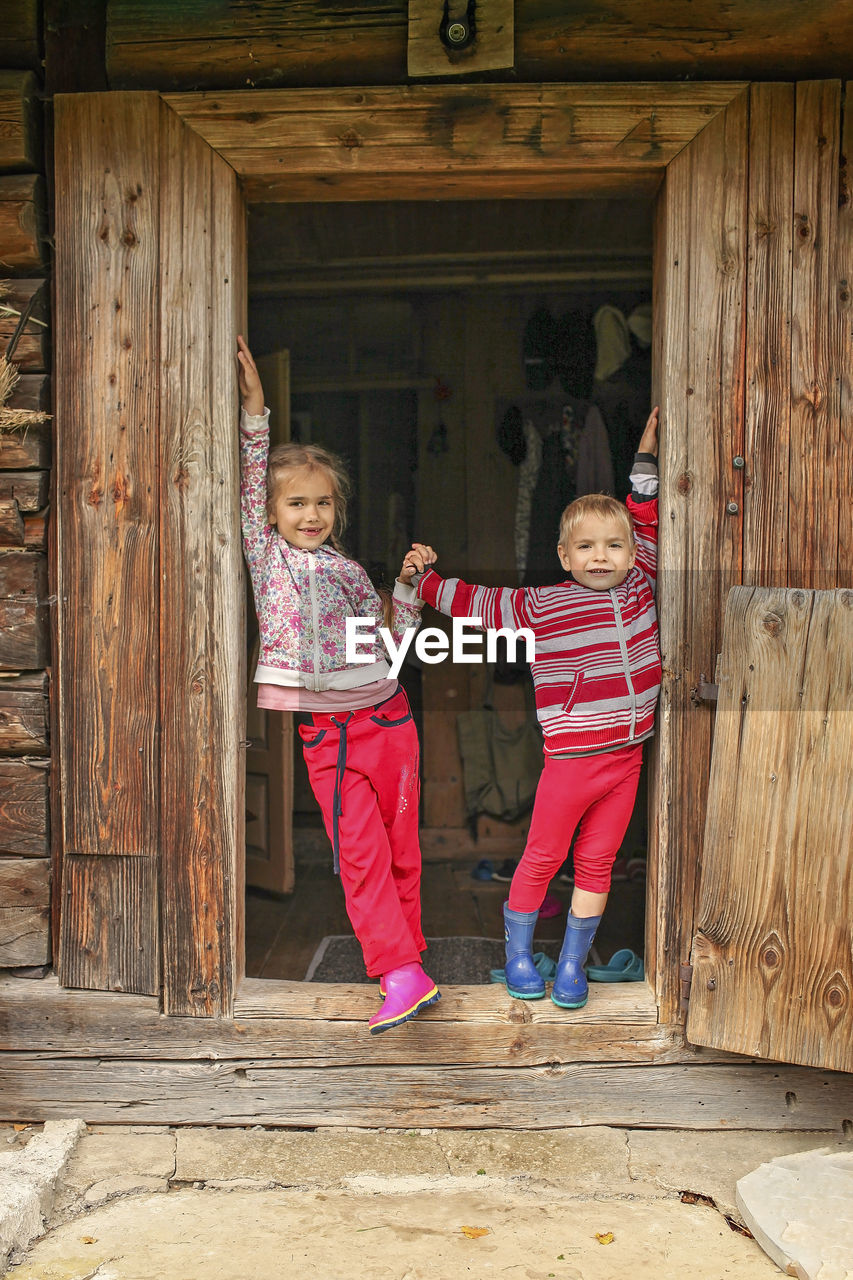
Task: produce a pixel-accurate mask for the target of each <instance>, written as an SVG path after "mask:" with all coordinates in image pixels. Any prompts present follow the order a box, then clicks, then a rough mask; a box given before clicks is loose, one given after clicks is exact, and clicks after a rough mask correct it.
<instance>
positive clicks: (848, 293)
mask: <svg viewBox="0 0 853 1280" xmlns="http://www.w3.org/2000/svg"><path fill="white" fill-rule="evenodd" d="M836 252H837V260H836V268H835V278H836V298H837V309H836V334H837V339H836V340H837V343H838V353H837V368H838V374H839V378H840V382H841V385H840V403H839V423H840V437H839V455H838V476H839V502H838V579H837V581H838V586H839V587H853V493H851V487H853V81H849V80H848V81H847V83H846V84H845V86H844V101H843V109H842V116H841V172H840V178H839V192H838V227H837V232H836Z"/></svg>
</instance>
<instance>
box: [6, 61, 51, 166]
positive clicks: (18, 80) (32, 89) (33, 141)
mask: <svg viewBox="0 0 853 1280" xmlns="http://www.w3.org/2000/svg"><path fill="white" fill-rule="evenodd" d="M4 65H5V64H4ZM37 94H38V82H37V80H36V78H35V76H34V75H33V74H32V72H30V71H0V172H2V173H19V172H22V171H29V170H32V169H40V168H41V164H42V155H41V111H40V103H39V101H38V97H37Z"/></svg>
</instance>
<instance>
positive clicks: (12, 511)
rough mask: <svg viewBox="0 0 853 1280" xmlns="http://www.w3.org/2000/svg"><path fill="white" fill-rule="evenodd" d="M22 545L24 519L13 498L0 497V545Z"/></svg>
mask: <svg viewBox="0 0 853 1280" xmlns="http://www.w3.org/2000/svg"><path fill="white" fill-rule="evenodd" d="M23 545H24V520H23V517H22V516H21V508H20V507H19V506H18V504H17V502H16V501H15V499H14V498H0V547H22V546H23Z"/></svg>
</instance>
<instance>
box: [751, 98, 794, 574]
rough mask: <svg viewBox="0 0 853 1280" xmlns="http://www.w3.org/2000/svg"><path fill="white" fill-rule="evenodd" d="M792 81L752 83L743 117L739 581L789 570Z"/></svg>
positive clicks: (792, 173)
mask: <svg viewBox="0 0 853 1280" xmlns="http://www.w3.org/2000/svg"><path fill="white" fill-rule="evenodd" d="M793 201H794V86H793V85H790V84H754V85H752V86H751V87H750V116H749V264H748V285H747V348H746V371H745V386H746V413H745V429H744V455H743V456H744V461H745V467H744V521H743V580H744V582H747V583H755V584H756V585H760V586H774V585H779V586H781V585H784V583H785V582H786V581H787V574H788V521H789V509H788V460H789V452H790V430H791V255H792V251H793V243H792V242H793V220H792V217H791V211H792V209H793Z"/></svg>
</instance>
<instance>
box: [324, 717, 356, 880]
mask: <svg viewBox="0 0 853 1280" xmlns="http://www.w3.org/2000/svg"><path fill="white" fill-rule="evenodd" d="M354 714H355V713H354V712H352V711H348V712H347V716H346V719H345V720H336V719H335V717H334V716H330V717H329V719H330V720H331V722H332V724H334V725H337V727H338V729H339V730H340V733H339V734H338V764H337V768H336V769H335V794H334V797H333V799H332V852H333V857H334V860H333V863H332V867H333V870H334V873H335V875H336V876H339V875H340V874H341V857H340V840H339V832H338V821H339V819H340V816H341V814H342V813H343V811H344V804H343V798H342V794H341V793H342V790H343V785H344V774H345V773H346V768H347V725H348V724H349V722H350V720H351V719H352V718H353V715H354Z"/></svg>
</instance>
